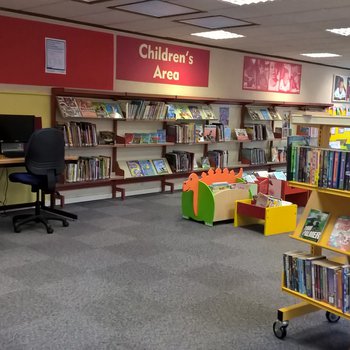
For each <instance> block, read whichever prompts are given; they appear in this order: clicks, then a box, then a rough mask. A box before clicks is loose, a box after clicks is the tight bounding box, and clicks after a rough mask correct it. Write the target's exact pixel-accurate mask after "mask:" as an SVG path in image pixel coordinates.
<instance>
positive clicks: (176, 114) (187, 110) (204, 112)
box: [167, 103, 217, 120]
mask: <svg viewBox="0 0 350 350" xmlns="http://www.w3.org/2000/svg"><path fill="white" fill-rule="evenodd" d="M167 106H168V109H167V119H180V120H181V119H198V120H201V119H204V120H210V119H217V118H216V117H215V114H214V112H213V110H212V108H211V107H210V105H207V104H204V103H194V104H186V103H168V104H167Z"/></svg>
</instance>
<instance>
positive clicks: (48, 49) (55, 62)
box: [45, 38, 66, 74]
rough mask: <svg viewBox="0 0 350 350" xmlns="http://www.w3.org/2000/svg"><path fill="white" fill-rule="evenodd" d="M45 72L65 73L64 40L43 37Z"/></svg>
mask: <svg viewBox="0 0 350 350" xmlns="http://www.w3.org/2000/svg"><path fill="white" fill-rule="evenodd" d="M45 56H46V57H45V59H46V60H45V72H46V73H54V74H66V40H60V39H51V38H45Z"/></svg>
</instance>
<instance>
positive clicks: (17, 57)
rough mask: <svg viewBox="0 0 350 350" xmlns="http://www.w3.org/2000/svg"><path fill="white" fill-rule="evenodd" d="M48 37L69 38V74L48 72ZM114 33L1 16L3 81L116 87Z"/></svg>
mask: <svg viewBox="0 0 350 350" xmlns="http://www.w3.org/2000/svg"><path fill="white" fill-rule="evenodd" d="M45 37H49V38H54V39H63V40H66V52H67V56H66V57H67V74H65V75H63V74H52V73H45ZM113 58H114V35H113V34H109V33H102V32H96V31H92V30H85V29H78V28H72V27H66V26H62V25H55V24H48V23H43V22H36V21H30V20H24V19H18V18H11V17H4V16H0V83H5V84H22V85H44V86H64V87H74V88H87V89H102V90H113V64H114V62H113Z"/></svg>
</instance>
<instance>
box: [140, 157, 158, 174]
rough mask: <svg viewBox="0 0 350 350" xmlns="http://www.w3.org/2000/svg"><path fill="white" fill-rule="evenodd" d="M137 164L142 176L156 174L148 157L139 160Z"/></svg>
mask: <svg viewBox="0 0 350 350" xmlns="http://www.w3.org/2000/svg"><path fill="white" fill-rule="evenodd" d="M139 164H140V167H141V171H142V174H143V175H144V176H153V175H157V173H156V170H155V169H154V166H153V164H152V162H151V161H150V160H148V159H144V160H139Z"/></svg>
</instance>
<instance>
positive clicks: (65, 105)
mask: <svg viewBox="0 0 350 350" xmlns="http://www.w3.org/2000/svg"><path fill="white" fill-rule="evenodd" d="M57 103H58V108H59V110H60V112H61V115H62V117H63V118H79V117H81V114H80V109H79V106H78V104H77V102H76V100H75V98H74V97H68V96H57Z"/></svg>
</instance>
